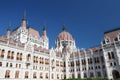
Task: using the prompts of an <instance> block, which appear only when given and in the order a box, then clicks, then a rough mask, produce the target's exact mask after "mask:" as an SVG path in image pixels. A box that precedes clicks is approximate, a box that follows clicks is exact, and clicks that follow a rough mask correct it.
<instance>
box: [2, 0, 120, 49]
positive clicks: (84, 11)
mask: <svg viewBox="0 0 120 80" xmlns="http://www.w3.org/2000/svg"><path fill="white" fill-rule="evenodd" d="M24 10H26V13H27V23H28V24H27V25H28V26H32V27H33V28H35V29H37V30H38V31H39V32H40V35H41V33H42V28H43V25H44V23H46V28H47V34H48V37H49V40H50V47H51V46H54V43H55V39H56V38H57V36H58V34H59V33H60V32H61V31H62V25H63V24H65V25H66V28H67V31H68V32H70V33H71V34H72V36H73V38H74V39H75V40H76V45H77V47H79V48H89V47H93V46H96V45H99V44H100V42H101V40H102V38H103V35H104V32H105V31H107V30H111V29H114V28H118V27H120V0H0V35H2V34H5V32H6V28H7V26H8V23H9V22H11V30H13V29H15V28H16V27H18V26H19V25H20V23H21V19H22V16H23V13H24Z"/></svg>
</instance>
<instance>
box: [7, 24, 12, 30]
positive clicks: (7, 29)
mask: <svg viewBox="0 0 120 80" xmlns="http://www.w3.org/2000/svg"><path fill="white" fill-rule="evenodd" d="M10 26H11V24H10V23H9V24H8V28H7V31H10Z"/></svg>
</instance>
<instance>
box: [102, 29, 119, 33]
mask: <svg viewBox="0 0 120 80" xmlns="http://www.w3.org/2000/svg"><path fill="white" fill-rule="evenodd" d="M117 30H120V28H115V29H111V30H108V31H106V32H104V34H106V33H110V32H113V31H117Z"/></svg>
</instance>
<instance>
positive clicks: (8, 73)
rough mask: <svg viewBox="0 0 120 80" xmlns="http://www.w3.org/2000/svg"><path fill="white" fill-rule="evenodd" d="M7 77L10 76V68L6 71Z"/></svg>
mask: <svg viewBox="0 0 120 80" xmlns="http://www.w3.org/2000/svg"><path fill="white" fill-rule="evenodd" d="M5 78H10V70H7V71H6V72H5Z"/></svg>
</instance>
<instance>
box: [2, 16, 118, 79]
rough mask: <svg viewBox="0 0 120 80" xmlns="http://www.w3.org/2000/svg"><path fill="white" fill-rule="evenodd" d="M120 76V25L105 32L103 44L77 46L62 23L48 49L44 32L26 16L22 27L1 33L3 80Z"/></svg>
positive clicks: (109, 77)
mask: <svg viewBox="0 0 120 80" xmlns="http://www.w3.org/2000/svg"><path fill="white" fill-rule="evenodd" d="M119 77H120V28H117V29H114V30H110V31H106V32H104V37H103V40H102V41H101V43H100V46H96V47H93V48H89V49H87V50H86V49H83V48H82V49H78V48H77V47H76V43H75V39H74V38H73V37H72V35H71V34H70V33H69V32H68V31H67V30H66V29H65V26H63V29H62V31H61V32H60V33H59V35H58V36H57V38H56V40H55V47H54V48H49V38H48V36H47V31H46V27H45V26H44V27H43V31H42V34H41V35H40V34H39V31H37V30H35V29H33V28H32V27H28V26H27V24H26V16H25V15H24V16H23V18H22V21H21V24H20V26H19V27H17V28H16V29H14V30H13V31H12V32H11V30H10V25H8V29H6V34H4V35H2V36H0V80H63V79H70V78H83V79H84V78H107V79H109V80H114V79H116V78H119Z"/></svg>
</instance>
